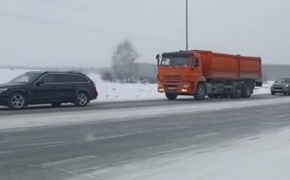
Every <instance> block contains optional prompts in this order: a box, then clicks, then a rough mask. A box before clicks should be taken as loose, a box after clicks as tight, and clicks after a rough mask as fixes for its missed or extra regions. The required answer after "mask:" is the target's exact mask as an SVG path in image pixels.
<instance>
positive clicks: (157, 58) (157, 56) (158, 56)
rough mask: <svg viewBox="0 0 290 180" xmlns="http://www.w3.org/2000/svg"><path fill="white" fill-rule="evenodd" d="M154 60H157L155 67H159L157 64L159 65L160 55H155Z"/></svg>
mask: <svg viewBox="0 0 290 180" xmlns="http://www.w3.org/2000/svg"><path fill="white" fill-rule="evenodd" d="M155 58H156V60H157V66H159V63H160V54H157V55H156V57H155Z"/></svg>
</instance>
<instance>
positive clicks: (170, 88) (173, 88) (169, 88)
mask: <svg viewBox="0 0 290 180" xmlns="http://www.w3.org/2000/svg"><path fill="white" fill-rule="evenodd" d="M168 90H176V88H175V87H168Z"/></svg>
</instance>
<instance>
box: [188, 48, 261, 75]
mask: <svg viewBox="0 0 290 180" xmlns="http://www.w3.org/2000/svg"><path fill="white" fill-rule="evenodd" d="M193 52H196V53H199V54H200V55H201V61H202V64H203V67H202V70H203V75H204V77H205V78H207V79H225V78H226V79H261V78H262V63H261V62H262V60H261V58H260V57H250V56H241V55H233V54H223V53H215V52H212V51H203V50H193Z"/></svg>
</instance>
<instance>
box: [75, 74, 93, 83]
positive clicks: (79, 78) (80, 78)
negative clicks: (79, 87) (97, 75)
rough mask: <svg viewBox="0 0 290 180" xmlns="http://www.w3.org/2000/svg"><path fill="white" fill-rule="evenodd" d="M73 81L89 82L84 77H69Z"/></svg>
mask: <svg viewBox="0 0 290 180" xmlns="http://www.w3.org/2000/svg"><path fill="white" fill-rule="evenodd" d="M71 76H72V77H73V79H74V82H86V83H88V82H90V81H89V80H88V79H87V78H86V77H84V76H80V75H71Z"/></svg>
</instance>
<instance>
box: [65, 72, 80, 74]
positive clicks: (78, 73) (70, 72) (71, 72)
mask: <svg viewBox="0 0 290 180" xmlns="http://www.w3.org/2000/svg"><path fill="white" fill-rule="evenodd" d="M67 72H68V73H74V74H83V73H82V72H80V71H67Z"/></svg>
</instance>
